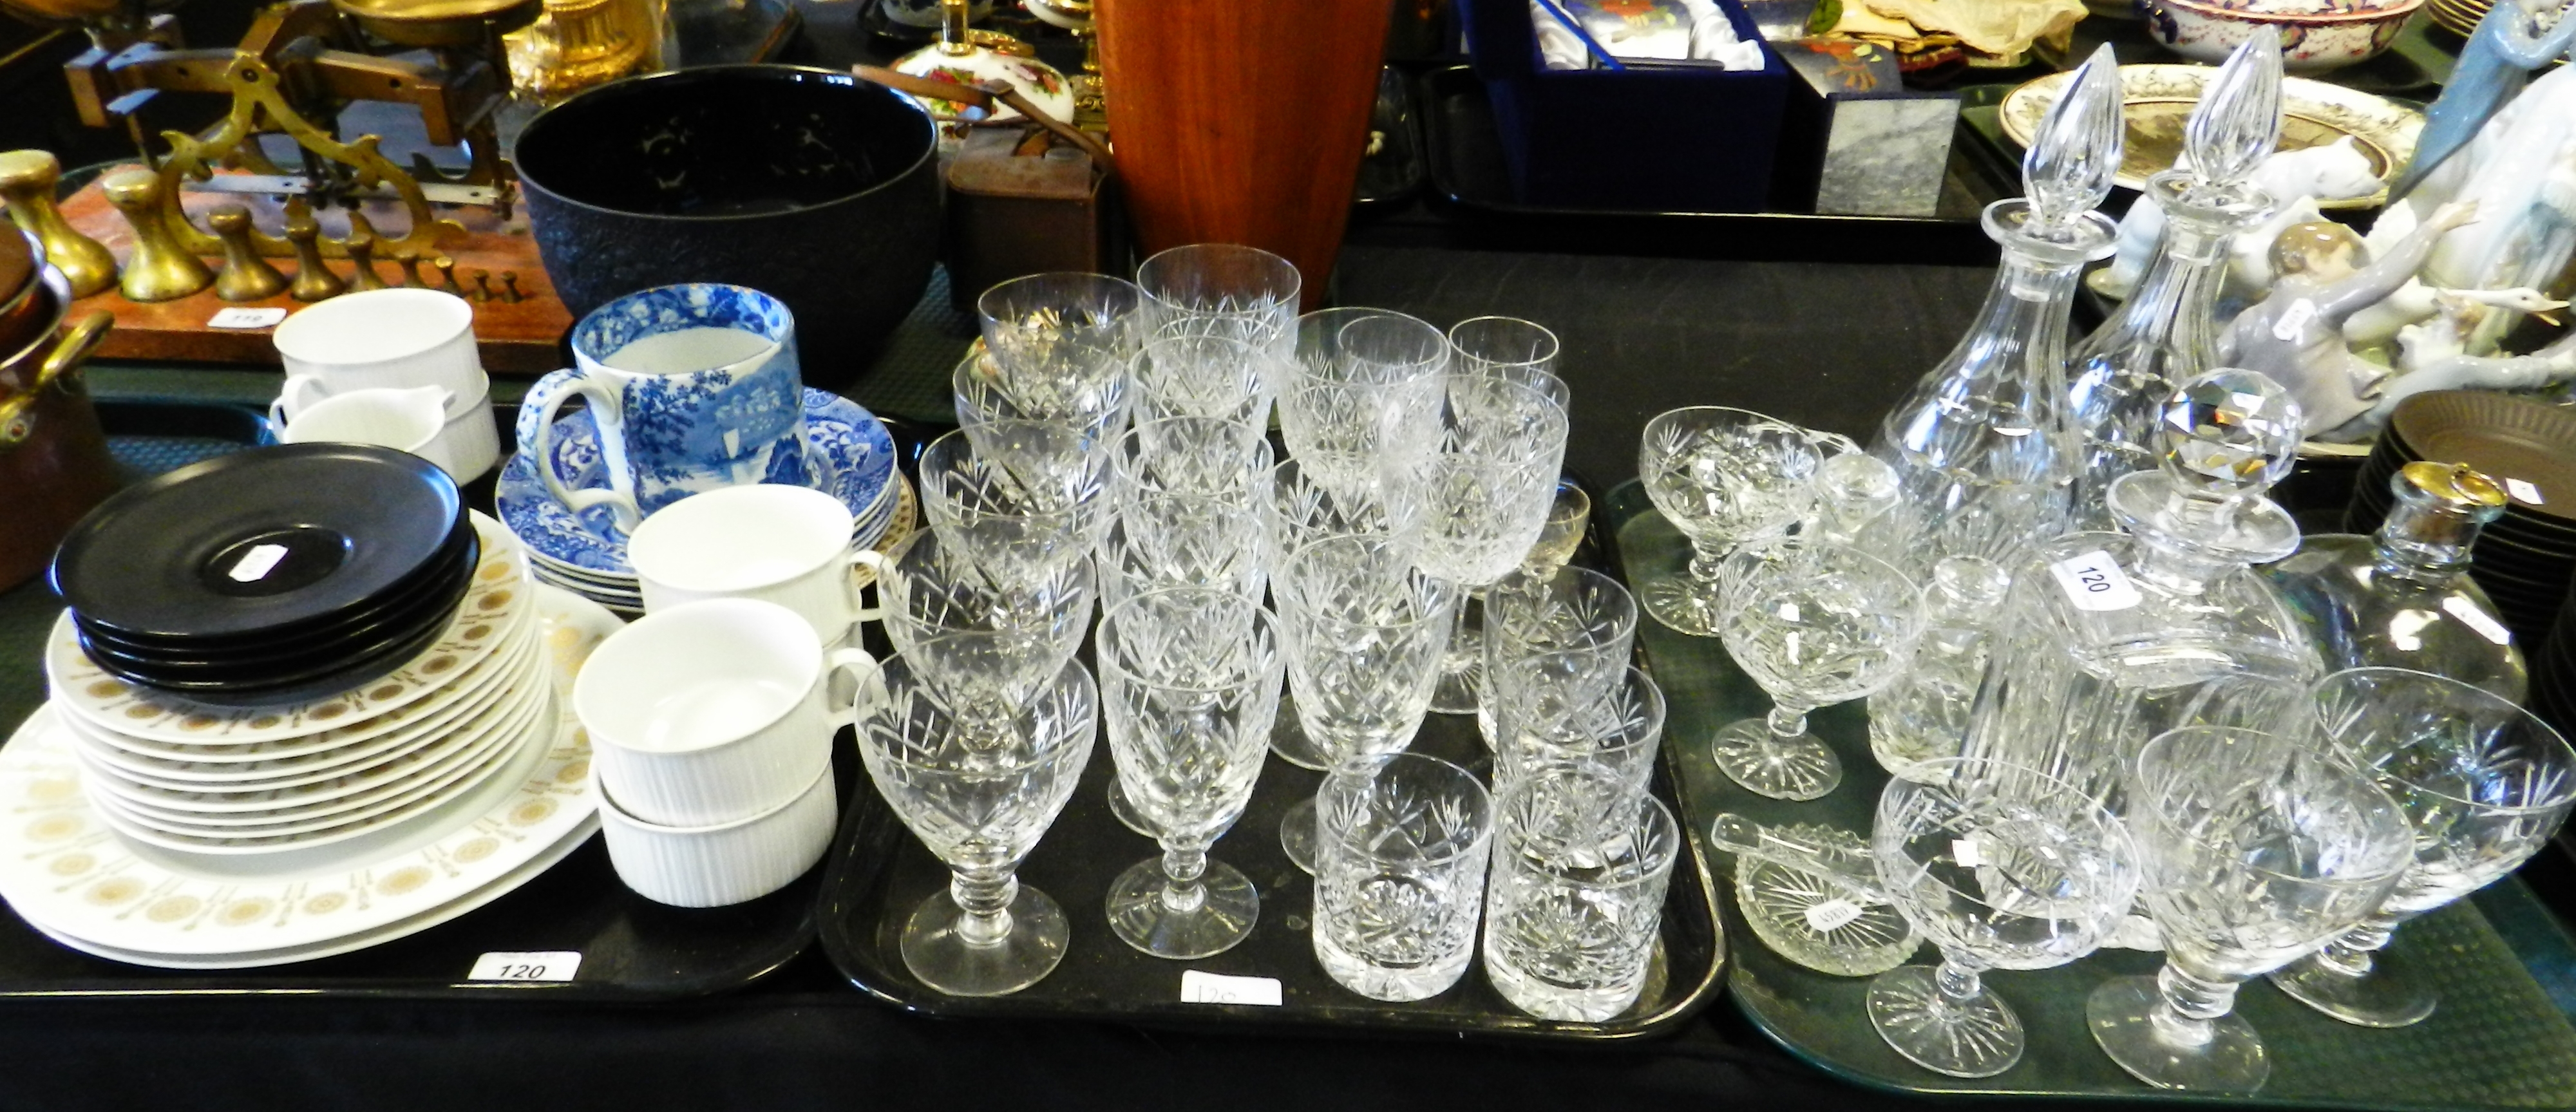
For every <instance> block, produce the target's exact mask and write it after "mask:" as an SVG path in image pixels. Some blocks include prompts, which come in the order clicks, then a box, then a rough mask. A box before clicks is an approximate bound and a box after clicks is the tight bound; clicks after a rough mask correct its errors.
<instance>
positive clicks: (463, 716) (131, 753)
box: [63, 623, 537, 794]
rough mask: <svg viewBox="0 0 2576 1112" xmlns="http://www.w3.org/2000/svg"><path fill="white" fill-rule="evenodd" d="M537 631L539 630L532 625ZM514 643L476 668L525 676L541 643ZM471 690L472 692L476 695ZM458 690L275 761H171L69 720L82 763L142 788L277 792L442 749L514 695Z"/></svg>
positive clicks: (496, 687)
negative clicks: (372, 729)
mask: <svg viewBox="0 0 2576 1112" xmlns="http://www.w3.org/2000/svg"><path fill="white" fill-rule="evenodd" d="M530 626H531V627H533V623H530ZM511 636H512V637H513V638H514V640H515V641H516V642H517V643H516V644H515V645H514V646H512V647H510V648H506V649H503V650H502V651H500V652H496V653H493V654H492V655H491V656H489V657H486V658H485V659H484V663H483V664H480V665H477V666H476V667H479V668H484V669H486V670H487V671H488V672H489V673H491V674H492V675H494V676H497V675H499V674H501V673H503V672H505V671H509V672H512V673H513V674H519V673H524V671H525V670H526V669H527V668H529V667H532V666H533V665H534V663H535V659H534V658H535V655H536V651H537V650H536V638H535V637H534V636H533V635H531V634H514V635H511ZM468 683H470V684H472V686H471V687H470V688H469V687H468V686H467V684H468ZM456 686H457V687H458V688H460V689H465V690H464V691H463V693H462V694H460V695H458V696H457V697H456V698H455V699H454V700H453V701H448V702H445V703H443V705H438V706H436V707H435V708H434V709H433V710H431V711H428V712H425V713H421V714H413V715H409V716H408V717H407V719H406V720H405V721H404V722H403V723H401V724H400V725H399V726H397V727H396V728H392V729H387V730H385V731H384V732H382V733H376V734H353V735H350V736H349V737H348V738H346V739H344V743H343V744H341V745H339V746H337V747H333V748H324V749H319V750H315V751H312V752H306V753H301V754H298V755H295V756H290V757H284V758H279V759H276V760H247V761H245V760H230V759H223V760H196V759H191V758H181V759H172V758H169V757H165V756H162V755H160V754H159V753H158V752H156V751H153V750H150V749H148V748H147V747H146V746H147V745H148V744H157V743H137V742H135V741H133V740H132V739H130V738H121V737H118V736H116V735H115V734H112V733H109V732H108V731H106V730H104V729H101V728H99V727H98V726H97V725H95V724H93V723H91V722H90V721H89V720H87V719H84V718H82V717H80V716H79V715H70V716H67V717H65V718H64V719H63V725H64V726H66V727H68V728H69V729H70V730H71V731H72V734H73V735H74V737H76V738H77V739H78V740H79V741H80V742H81V743H82V745H81V755H82V756H83V757H84V758H86V759H88V760H90V761H93V762H95V763H97V764H98V765H100V766H101V767H102V768H104V769H106V770H108V771H111V772H112V773H114V774H115V775H117V776H119V777H123V778H124V779H127V780H130V781H132V782H134V783H137V784H148V785H151V786H153V787H158V788H165V789H168V790H170V791H174V792H206V793H241V794H251V793H257V792H272V791H278V790H281V789H286V788H295V787H301V786H303V785H305V784H310V783H316V782H319V781H323V780H330V779H333V778H336V777H340V776H345V775H348V774H349V773H351V772H354V771H357V770H359V769H361V768H363V767H365V766H367V765H369V764H373V763H376V762H382V761H387V760H391V759H393V758H394V757H397V756H400V755H402V754H404V753H407V752H410V751H411V750H413V749H417V748H421V747H423V746H428V745H433V744H436V743H437V742H438V740H439V739H441V738H443V737H446V736H447V735H448V734H449V733H450V732H451V731H452V730H453V729H454V728H456V727H457V726H459V725H462V724H464V723H467V722H471V721H473V720H475V719H476V718H477V717H480V716H481V715H482V714H483V713H484V712H486V711H488V710H490V709H491V708H492V707H494V706H496V705H498V704H499V703H500V702H501V700H502V697H503V696H504V695H506V694H509V693H511V692H512V691H513V690H514V689H513V687H512V685H510V684H506V683H502V682H498V680H490V681H488V682H487V681H484V680H468V681H466V682H464V683H459V684H457V685H456ZM434 703H439V701H438V700H430V699H424V700H422V701H421V702H418V703H414V704H412V706H411V707H406V708H404V709H403V710H401V711H396V712H394V714H396V715H401V714H406V712H409V711H410V710H411V709H412V708H413V707H423V706H431V705H432V704H434ZM392 716H393V715H387V716H385V717H392ZM226 756H227V757H229V756H230V755H229V754H226Z"/></svg>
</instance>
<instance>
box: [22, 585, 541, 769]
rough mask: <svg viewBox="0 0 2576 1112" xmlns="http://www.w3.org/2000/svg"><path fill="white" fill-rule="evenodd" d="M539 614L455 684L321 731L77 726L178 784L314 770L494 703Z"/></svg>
mask: <svg viewBox="0 0 2576 1112" xmlns="http://www.w3.org/2000/svg"><path fill="white" fill-rule="evenodd" d="M534 611H535V608H534V607H529V608H527V609H526V610H524V611H522V612H521V613H520V616H519V618H518V620H517V621H516V622H515V623H513V624H511V625H510V626H509V627H508V628H506V629H504V630H503V631H502V632H501V633H500V635H499V636H500V643H499V644H498V645H496V646H495V647H494V650H493V651H492V652H491V653H489V654H486V655H485V656H484V657H483V659H481V660H478V661H475V662H474V663H473V664H471V665H469V666H467V669H466V672H465V674H464V675H462V676H459V677H458V678H457V679H456V682H454V683H451V684H449V685H448V686H446V687H444V688H442V689H440V690H438V691H437V692H434V693H432V694H431V695H430V696H429V697H427V698H423V699H417V700H414V701H412V702H410V703H406V704H404V705H402V706H400V707H396V708H394V709H393V710H389V711H386V712H385V713H383V714H379V715H376V716H375V717H373V718H368V719H365V720H363V721H359V722H352V723H349V724H348V725H345V726H334V727H331V728H329V729H325V730H323V731H321V732H320V733H313V734H305V735H302V736H298V737H286V738H278V739H275V740H271V741H255V742H251V743H249V744H246V745H198V744H193V743H188V742H171V741H155V740H153V739H150V738H139V737H135V736H133V735H130V734H123V733H118V732H116V731H115V730H113V729H110V728H108V727H106V726H101V725H99V724H98V723H96V722H94V721H91V720H90V719H88V718H84V717H81V716H79V715H73V716H72V721H73V723H74V725H75V726H76V727H77V728H79V729H80V730H81V731H82V733H83V736H85V737H94V738H97V739H99V740H101V741H102V742H104V743H105V744H107V745H109V746H111V747H113V748H114V749H115V750H117V752H118V753H120V754H124V755H128V756H131V757H132V758H133V761H132V762H129V763H132V764H135V765H137V766H138V767H141V768H145V769H150V770H154V771H155V772H156V773H157V774H159V775H163V776H167V777H169V778H171V779H176V780H200V779H202V780H243V779H259V778H261V777H263V776H269V775H275V774H279V773H282V772H284V771H286V770H289V769H295V768H310V767H312V766H315V765H318V764H319V763H322V762H324V761H325V760H337V759H338V758H339V757H341V756H343V755H344V754H347V753H351V752H358V751H363V750H364V749H365V748H366V747H367V746H368V745H370V744H374V743H377V742H379V741H381V742H383V743H384V744H385V745H387V746H391V745H394V744H399V741H398V740H397V739H404V740H412V739H417V738H419V737H420V736H421V734H422V733H423V732H424V731H430V730H435V729H439V728H441V726H442V725H443V724H444V723H448V722H453V721H454V720H455V716H456V715H457V714H459V713H462V712H463V711H464V710H465V709H466V708H479V707H483V706H489V705H490V704H491V702H492V700H493V699H495V698H497V697H499V695H500V693H501V691H502V689H503V687H504V686H505V685H504V684H503V683H502V682H501V681H502V679H503V678H504V676H505V675H512V674H516V670H517V669H519V667H520V665H522V664H523V663H524V661H514V660H510V659H508V658H509V654H510V651H512V649H513V647H515V649H516V650H517V651H521V652H525V651H528V646H529V645H531V644H532V643H533V642H534V641H535V639H536V635H535V633H534V632H533V631H534V630H535V628H536V621H535V619H534V617H533V616H532V615H533V614H534Z"/></svg>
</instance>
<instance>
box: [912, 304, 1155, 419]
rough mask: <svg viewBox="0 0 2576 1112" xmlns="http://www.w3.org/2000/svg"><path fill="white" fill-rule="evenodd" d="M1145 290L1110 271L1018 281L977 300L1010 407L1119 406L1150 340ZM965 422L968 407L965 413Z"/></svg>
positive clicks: (1040, 411)
mask: <svg viewBox="0 0 2576 1112" xmlns="http://www.w3.org/2000/svg"><path fill="white" fill-rule="evenodd" d="M1145 304H1146V302H1145V292H1144V291H1143V290H1140V289H1138V288H1137V287H1136V285H1135V284H1134V283H1132V282H1127V281H1123V280H1121V279H1117V278H1112V277H1110V276H1108V275H1106V274H1076V273H1063V272H1059V273H1051V274H1032V275H1029V276H1027V277H1025V278H1014V279H1011V280H1010V281H1008V282H1003V283H1001V284H999V285H996V286H994V287H993V288H991V289H989V290H986V291H984V294H983V296H981V297H979V298H976V299H975V311H976V316H977V318H978V319H977V324H978V325H980V326H981V328H982V331H983V334H984V347H985V350H987V351H988V352H990V353H991V355H992V362H993V365H994V366H993V372H994V373H993V374H992V376H991V377H990V378H989V380H988V381H989V383H990V385H992V386H993V387H994V389H995V391H996V392H997V393H998V394H1000V395H1001V397H1002V398H1003V399H1006V400H1007V401H1008V402H1009V404H1010V406H1011V408H1013V409H1015V410H1017V411H1018V412H1020V413H1021V414H1024V415H1026V416H1028V417H1032V418H1038V419H1042V420H1071V419H1074V418H1076V417H1078V416H1081V415H1085V414H1090V413H1096V412H1099V411H1101V410H1102V409H1103V408H1104V404H1103V403H1104V402H1105V403H1106V407H1105V408H1108V409H1115V408H1116V406H1117V404H1118V401H1119V398H1120V397H1121V396H1122V395H1123V393H1124V389H1123V385H1122V384H1123V382H1124V380H1125V378H1126V376H1127V365H1128V363H1129V362H1130V361H1132V360H1133V359H1134V358H1135V357H1136V348H1137V345H1138V344H1140V343H1141V342H1143V337H1144V329H1143V326H1144V324H1145V318H1144V309H1145ZM958 417H959V423H961V424H963V423H965V417H966V413H965V407H963V406H961V407H960V410H959V414H958Z"/></svg>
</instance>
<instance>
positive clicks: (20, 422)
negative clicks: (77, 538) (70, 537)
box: [0, 267, 116, 589]
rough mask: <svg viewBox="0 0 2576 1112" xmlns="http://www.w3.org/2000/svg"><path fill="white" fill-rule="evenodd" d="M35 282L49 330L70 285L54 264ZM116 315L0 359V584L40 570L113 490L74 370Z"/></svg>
mask: <svg viewBox="0 0 2576 1112" xmlns="http://www.w3.org/2000/svg"><path fill="white" fill-rule="evenodd" d="M43 281H44V283H45V288H44V290H43V291H42V294H43V296H44V297H45V298H46V299H47V300H48V301H49V302H50V303H51V304H52V306H53V312H52V321H53V327H52V328H49V329H47V334H48V335H52V334H53V333H54V332H55V330H57V329H59V328H60V327H61V322H62V321H63V319H64V318H65V317H66V316H68V315H69V313H70V311H71V302H72V299H71V287H70V283H69V282H66V281H65V280H64V279H63V276H62V272H61V271H58V270H55V269H53V268H52V267H47V268H45V271H44V276H43ZM115 320H116V318H115V317H114V316H113V315H111V314H109V313H106V312H97V313H92V314H90V315H89V316H88V317H87V318H85V319H83V320H82V321H81V322H80V324H78V325H76V326H74V327H73V328H71V329H70V330H69V331H67V332H62V333H61V335H60V336H59V337H57V338H55V339H53V340H52V341H51V342H50V343H39V344H36V345H34V346H32V347H30V348H28V349H27V350H26V351H23V352H20V353H19V354H17V355H15V356H13V357H11V358H9V359H8V361H7V362H0V504H5V505H7V506H8V507H9V511H8V512H7V513H0V589H6V588H9V587H14V586H17V585H18V584H20V583H23V582H25V581H26V580H27V579H28V577H30V576H33V575H35V574H36V573H37V572H39V571H42V570H43V569H44V567H45V564H46V563H47V562H48V561H50V560H52V559H53V556H54V546H55V545H57V544H60V543H61V542H62V539H63V534H64V533H66V532H69V531H70V530H71V527H72V524H73V523H74V522H77V521H79V520H80V519H81V516H82V515H84V514H87V513H88V512H89V511H90V507H93V506H96V505H98V503H99V501H100V500H101V499H103V498H106V497H107V496H108V495H109V494H111V493H113V492H114V491H115V490H116V462H115V460H114V459H113V458H111V457H110V456H109V455H108V454H107V434H106V433H105V432H103V431H101V430H100V429H99V425H98V410H97V409H96V408H94V407H93V406H91V405H90V400H89V391H88V390H87V389H86V388H85V387H84V386H83V385H82V383H81V375H80V368H81V364H82V363H83V362H85V361H87V360H88V359H89V357H90V354H91V353H92V352H95V351H97V350H98V345H99V342H100V341H102V340H104V339H106V338H107V330H108V328H109V327H110V326H111V325H113V324H114V323H115ZM11 383H17V384H23V385H18V386H12V385H8V384H11Z"/></svg>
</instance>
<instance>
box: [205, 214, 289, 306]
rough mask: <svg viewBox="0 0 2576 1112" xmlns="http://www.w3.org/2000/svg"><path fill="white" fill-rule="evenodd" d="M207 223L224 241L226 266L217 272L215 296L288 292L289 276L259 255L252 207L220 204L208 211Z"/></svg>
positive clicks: (251, 298)
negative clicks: (254, 240) (253, 239)
mask: <svg viewBox="0 0 2576 1112" xmlns="http://www.w3.org/2000/svg"><path fill="white" fill-rule="evenodd" d="M206 226H207V227H210V228H213V229H214V230H215V236H216V238H218V239H221V240H223V241H224V269H223V272H222V273H220V274H217V275H215V296H217V297H220V298H223V299H224V300H226V301H259V300H263V299H266V298H271V297H275V296H277V295H278V294H281V293H284V292H286V276H285V275H283V274H280V273H278V272H277V268H276V267H274V266H270V265H269V264H268V260H267V259H263V258H260V257H259V247H258V245H256V244H253V243H252V242H251V241H250V208H249V207H248V206H246V205H217V206H215V209H214V211H212V212H209V213H207V214H206Z"/></svg>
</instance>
